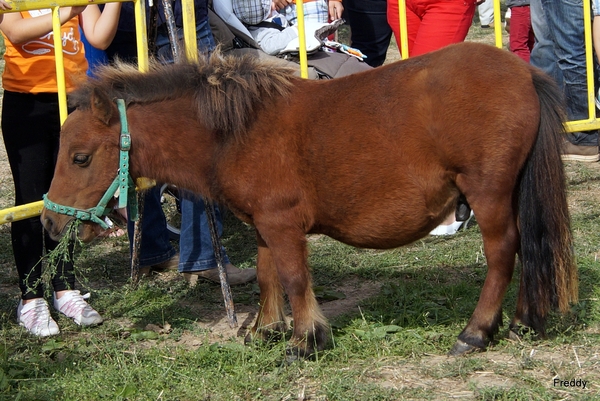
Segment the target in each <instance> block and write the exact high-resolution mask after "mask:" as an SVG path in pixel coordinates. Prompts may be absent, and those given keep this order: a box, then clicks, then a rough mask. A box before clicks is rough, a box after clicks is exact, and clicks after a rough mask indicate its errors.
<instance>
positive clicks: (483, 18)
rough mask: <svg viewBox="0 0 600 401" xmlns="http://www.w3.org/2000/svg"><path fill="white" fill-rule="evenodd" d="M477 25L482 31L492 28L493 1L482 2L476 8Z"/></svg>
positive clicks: (485, 0)
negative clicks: (478, 24) (477, 15)
mask: <svg viewBox="0 0 600 401" xmlns="http://www.w3.org/2000/svg"><path fill="white" fill-rule="evenodd" d="M477 13H478V14H479V23H480V24H481V27H482V28H484V29H487V28H493V27H494V0H484V1H483V3H480V4H479V5H478V6H477Z"/></svg>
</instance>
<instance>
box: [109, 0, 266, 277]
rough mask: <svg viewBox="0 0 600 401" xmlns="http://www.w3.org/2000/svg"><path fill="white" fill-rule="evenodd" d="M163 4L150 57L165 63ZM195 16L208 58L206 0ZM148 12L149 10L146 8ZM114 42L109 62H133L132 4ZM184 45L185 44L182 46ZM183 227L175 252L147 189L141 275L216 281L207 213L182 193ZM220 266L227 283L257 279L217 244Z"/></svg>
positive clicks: (154, 192)
mask: <svg viewBox="0 0 600 401" xmlns="http://www.w3.org/2000/svg"><path fill="white" fill-rule="evenodd" d="M163 7H164V6H163V4H162V2H159V3H158V10H157V13H158V15H157V32H156V40H155V45H156V49H152V51H153V53H154V56H156V57H157V59H158V60H160V61H161V62H163V63H173V62H174V61H175V60H174V55H173V52H172V47H171V41H170V38H169V32H168V29H167V21H166V17H165V12H164V9H163ZM171 7H172V10H173V16H174V23H175V28H176V33H175V36H176V37H177V40H178V41H182V40H183V20H182V3H181V1H180V0H177V1H171ZM194 10H195V20H196V45H197V47H198V51H199V52H200V54H201V55H203V56H208V55H209V54H210V52H212V51H213V50H214V49H215V47H216V44H215V40H214V38H213V35H212V32H211V30H210V26H209V24H208V1H207V0H195V1H194ZM147 12H149V9H148V10H147ZM121 14H122V15H121V18H120V21H119V28H118V30H117V34H116V40H115V41H114V42H113V43H112V44H111V45H110V46H109V47H108V49H107V51H106V54H107V56H108V59H109V61H114V59H115V58H119V59H120V60H124V61H127V62H135V61H136V60H137V47H136V35H135V30H134V29H133V27H134V26H135V17H134V12H133V5H132V4H129V3H126V4H124V5H123V11H122V13H121ZM182 48H183V46H182ZM179 195H180V206H181V230H180V236H179V256H177V255H175V250H174V248H173V247H172V246H171V245H170V243H169V239H168V232H167V229H166V221H165V217H164V213H163V211H162V208H161V205H160V191H159V188H158V187H154V188H151V189H150V190H148V191H147V193H146V195H145V197H144V203H145V205H144V216H143V219H142V240H141V246H140V262H139V263H140V273H141V274H143V275H149V274H151V273H152V272H153V271H161V270H171V268H172V267H174V266H177V267H178V270H179V272H180V273H181V274H182V275H183V277H184V278H185V279H186V280H187V281H188V282H189V283H190V284H195V283H196V281H197V280H198V278H202V279H206V280H209V281H212V282H215V283H219V282H220V279H219V272H218V269H217V261H216V258H215V254H214V249H213V245H212V238H211V235H210V228H209V222H208V216H207V214H206V210H205V204H204V201H203V200H202V198H201V196H199V195H195V194H191V193H189V192H185V191H180V194H179ZM214 209H215V220H216V223H217V224H216V225H217V232H218V235H219V236H221V235H222V232H223V221H222V216H221V212H220V210H219V208H218V206H216V205H215V208H214ZM133 231H134V230H133V222H131V221H128V228H127V233H128V235H129V239H130V241H129V242H130V246H131V245H132V244H133ZM221 252H222V255H223V264H224V265H225V268H226V270H227V276H228V280H229V283H230V284H231V285H238V284H244V283H247V282H249V281H252V280H254V279H255V278H256V269H239V268H238V267H236V266H234V265H233V264H232V263H231V262H230V261H229V258H228V257H227V254H226V251H225V248H223V247H222V248H221Z"/></svg>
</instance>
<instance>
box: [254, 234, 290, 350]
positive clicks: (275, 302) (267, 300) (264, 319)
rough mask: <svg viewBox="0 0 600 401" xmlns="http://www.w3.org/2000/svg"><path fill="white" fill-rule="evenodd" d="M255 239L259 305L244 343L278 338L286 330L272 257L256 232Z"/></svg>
mask: <svg viewBox="0 0 600 401" xmlns="http://www.w3.org/2000/svg"><path fill="white" fill-rule="evenodd" d="M256 239H257V243H258V257H257V263H256V276H257V280H258V286H259V288H260V305H259V311H258V318H257V319H256V323H255V324H254V327H253V328H252V330H251V332H250V334H249V335H248V336H247V337H246V342H249V341H251V340H252V339H253V337H256V338H261V339H263V340H267V339H270V338H278V337H280V336H281V335H282V334H283V333H285V331H286V330H287V325H286V322H285V313H284V310H283V308H284V302H283V288H282V287H281V283H280V282H279V276H278V274H277V268H276V267H275V262H274V261H273V256H272V255H271V251H270V249H269V248H268V247H267V244H266V243H265V241H264V240H263V238H262V237H261V236H260V233H259V232H258V231H256Z"/></svg>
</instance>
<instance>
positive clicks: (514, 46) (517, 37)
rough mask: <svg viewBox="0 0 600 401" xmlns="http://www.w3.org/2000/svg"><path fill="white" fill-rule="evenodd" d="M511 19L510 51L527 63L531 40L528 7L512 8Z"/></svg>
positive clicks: (531, 32)
mask: <svg viewBox="0 0 600 401" xmlns="http://www.w3.org/2000/svg"><path fill="white" fill-rule="evenodd" d="M511 19H512V26H511V30H510V35H509V37H510V51H511V52H513V53H515V54H516V55H517V56H519V57H520V58H521V59H522V60H523V61H525V62H527V63H529V57H530V52H531V47H530V46H531V44H532V43H531V41H532V40H533V31H532V30H531V15H530V13H529V7H528V6H523V7H512V8H511Z"/></svg>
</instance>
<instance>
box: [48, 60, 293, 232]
mask: <svg viewBox="0 0 600 401" xmlns="http://www.w3.org/2000/svg"><path fill="white" fill-rule="evenodd" d="M292 75H293V70H291V69H289V68H287V67H282V66H281V64H279V63H275V62H272V61H264V60H259V59H257V58H252V57H231V56H223V55H222V54H220V53H218V52H217V53H214V54H213V55H212V56H211V57H210V59H205V58H200V60H198V62H182V63H177V64H172V65H161V64H159V63H157V62H155V61H154V62H152V63H151V64H150V66H149V71H147V72H140V71H138V69H137V68H136V67H135V66H133V65H130V64H126V63H116V65H114V66H105V67H102V68H100V69H99V70H97V71H96V72H95V78H94V79H89V80H88V81H86V82H84V83H82V84H81V85H80V86H79V88H78V89H77V90H76V91H74V92H73V93H71V94H70V95H69V102H70V104H71V106H73V107H74V108H75V111H74V112H73V113H71V114H70V115H69V117H68V118H67V120H66V122H65V124H64V125H63V128H62V131H61V139H60V151H59V154H58V159H57V164H56V168H55V172H54V178H53V180H52V184H51V186H50V190H49V192H48V194H47V195H46V198H45V209H44V211H43V213H42V223H43V225H44V227H46V229H47V230H48V231H49V232H50V234H51V235H52V236H53V237H54V238H57V237H59V236H61V235H64V233H65V232H66V230H67V227H68V223H69V222H71V221H73V219H74V218H79V219H80V220H82V221H83V223H84V224H83V225H81V227H80V229H79V232H78V236H79V238H80V239H81V240H83V241H88V240H91V239H92V238H94V237H95V236H96V235H98V234H99V233H100V232H101V231H102V230H101V228H102V227H98V224H100V225H102V224H103V222H102V220H101V219H100V218H98V216H101V215H102V214H103V213H104V212H105V209H110V208H109V207H107V206H110V205H108V204H104V203H101V202H99V201H100V200H101V199H104V196H103V195H104V194H105V192H106V190H107V188H109V187H110V186H111V180H114V179H115V176H116V175H117V171H119V172H120V174H122V172H123V168H122V166H121V165H120V161H119V160H120V159H122V156H120V155H119V154H120V153H119V152H120V150H121V151H122V148H123V146H122V143H121V141H122V140H121V139H120V138H122V135H120V132H121V130H122V128H123V126H124V125H126V124H125V123H124V121H123V120H122V118H123V116H124V114H125V110H124V106H123V107H122V110H120V107H119V108H118V107H117V106H116V103H115V100H116V99H121V100H122V104H123V105H128V106H133V105H136V106H139V107H136V110H137V111H136V112H131V109H132V108H133V107H132V108H130V109H129V110H130V115H131V113H133V114H135V115H136V116H137V124H136V127H134V128H137V131H136V132H134V133H133V136H134V138H133V142H134V147H135V148H136V151H137V154H138V157H139V153H140V148H139V147H137V145H136V144H139V143H140V142H143V141H144V139H143V137H144V136H145V135H150V133H149V131H152V129H148V128H147V127H146V128H143V127H140V124H142V125H143V124H144V123H148V122H149V121H151V122H152V123H151V124H152V125H153V128H156V127H157V126H158V125H160V126H161V127H164V128H163V129H162V131H161V132H160V135H154V136H153V137H152V140H147V141H146V142H151V143H153V144H158V143H159V142H160V141H162V142H165V141H167V143H166V144H165V146H158V145H156V146H157V147H159V148H160V149H161V152H162V153H164V152H166V151H167V150H168V147H169V144H171V143H172V142H173V141H171V140H170V139H169V138H173V137H175V136H177V137H180V134H181V132H180V131H181V126H182V124H184V123H183V119H184V118H187V119H188V123H189V124H188V125H187V127H196V128H197V126H198V124H196V122H198V121H201V122H202V127H203V128H204V130H205V131H207V132H213V133H215V132H216V133H218V136H219V138H221V139H222V140H227V139H228V138H236V137H238V138H239V137H241V136H243V134H244V133H245V132H246V131H247V127H248V125H250V124H251V123H252V121H253V118H254V116H255V114H256V110H257V109H258V108H259V107H262V105H263V103H264V99H265V98H266V97H273V96H275V95H280V96H283V95H286V94H288V93H289V92H290V88H291V87H292V85H293V82H292V81H293V78H292ZM175 100H177V101H187V102H188V104H189V105H191V107H188V108H186V110H188V113H187V114H186V113H185V112H184V111H181V114H178V113H179V112H178V111H175V112H172V113H171V114H169V115H165V113H163V114H161V116H160V120H159V117H157V115H156V113H153V112H151V111H148V108H146V107H145V106H148V105H150V104H154V106H159V107H155V108H154V110H157V109H158V110H163V111H164V110H165V108H164V107H163V106H164V104H165V103H169V102H172V101H175ZM190 109H191V110H194V112H192V113H189V110H190ZM189 119H193V120H194V121H190V120H189ZM140 120H143V122H140ZM196 128H194V129H196ZM194 132H195V133H198V131H194ZM146 139H147V138H146ZM182 143H183V142H182ZM146 148H147V147H146ZM121 153H122V152H121ZM180 153H181V152H180ZM150 158H151V159H152V157H150ZM175 158H176V157H174V158H173V159H175ZM154 159H155V158H154ZM138 167H139V166H138ZM163 175H166V173H165V174H163ZM127 178H128V177H127ZM150 178H160V177H150ZM124 191H125V192H126V191H127V190H126V189H125V188H123V187H122V188H120V196H122V195H123V194H122V193H123V192H124ZM121 199H122V198H120V200H121ZM92 208H94V210H92V211H90V210H89V209H92ZM90 213H91V214H90ZM94 216H96V217H94ZM82 217H83V218H82Z"/></svg>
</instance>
